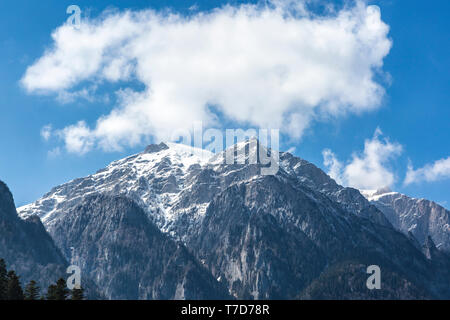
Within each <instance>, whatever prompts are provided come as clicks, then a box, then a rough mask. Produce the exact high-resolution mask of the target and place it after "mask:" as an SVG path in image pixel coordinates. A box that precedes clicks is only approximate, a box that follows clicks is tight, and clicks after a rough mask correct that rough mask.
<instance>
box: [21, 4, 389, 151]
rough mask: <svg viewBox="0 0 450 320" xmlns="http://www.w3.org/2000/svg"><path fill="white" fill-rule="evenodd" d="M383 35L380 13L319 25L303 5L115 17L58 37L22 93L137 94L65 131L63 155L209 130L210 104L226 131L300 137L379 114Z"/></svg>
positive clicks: (349, 10)
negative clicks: (318, 126)
mask: <svg viewBox="0 0 450 320" xmlns="http://www.w3.org/2000/svg"><path fill="white" fill-rule="evenodd" d="M388 31H389V27H388V26H387V25H386V24H385V23H384V22H383V21H382V20H381V15H380V10H379V8H378V7H376V6H367V5H366V4H365V2H363V1H356V4H355V5H354V6H353V7H346V8H345V9H342V10H341V11H339V12H330V13H329V14H328V15H326V16H320V17H318V16H316V15H314V14H313V13H311V12H309V11H308V10H307V9H306V7H305V6H304V1H300V0H299V1H273V2H271V3H265V4H262V3H261V4H257V5H250V4H247V5H240V6H231V5H227V6H224V7H221V8H218V9H216V10H212V11H208V12H200V11H198V12H197V11H193V12H191V14H189V15H187V16H183V15H181V14H177V13H167V12H166V11H164V12H158V11H154V10H144V11H125V12H117V11H115V12H110V13H105V14H103V15H101V16H100V17H99V18H97V19H94V20H86V21H84V22H83V23H82V25H81V28H80V29H79V30H76V29H74V28H72V27H71V26H69V25H63V26H61V27H59V28H57V29H56V30H55V31H54V32H53V34H52V39H53V46H52V47H51V48H50V49H49V50H47V51H46V52H45V53H44V54H43V56H42V57H41V58H39V59H38V60H37V61H36V62H35V63H34V64H33V65H31V66H29V67H28V69H27V70H26V73H25V75H24V76H23V79H22V81H21V83H22V85H23V86H24V88H25V89H26V90H27V91H28V92H29V93H35V94H54V95H55V96H56V97H59V98H60V99H61V98H62V99H64V98H69V99H72V98H77V97H86V96H89V95H87V93H90V92H87V91H86V90H87V89H86V88H91V87H92V84H97V83H104V82H112V83H114V82H117V81H128V80H130V79H132V80H137V81H139V82H140V83H142V84H143V85H144V89H143V90H141V91H135V89H133V86H132V85H130V87H129V88H128V90H123V91H122V92H121V99H120V103H118V105H117V106H116V107H115V108H114V109H113V110H112V111H111V112H110V113H109V114H108V115H105V116H102V117H100V118H99V119H98V120H97V123H96V125H95V126H94V127H88V126H87V125H86V124H85V123H84V122H79V123H78V124H75V125H72V126H69V127H67V128H64V129H62V130H61V131H60V132H61V133H62V138H63V139H64V141H65V144H66V149H67V150H68V151H70V152H88V151H89V150H90V149H92V148H93V147H100V148H102V149H104V150H118V149H120V148H121V147H123V146H133V145H135V144H138V143H141V141H142V140H143V139H144V138H146V137H148V136H156V137H157V138H158V139H167V138H168V137H170V136H171V134H172V133H173V132H174V130H179V129H190V128H191V125H192V123H194V122H195V121H199V120H201V121H203V123H204V124H205V125H211V124H213V123H214V121H215V119H216V116H215V115H214V114H213V113H212V111H211V108H210V106H211V105H214V106H215V109H216V110H219V111H220V113H221V114H223V115H224V116H225V117H227V118H229V119H231V120H232V121H236V122H240V123H247V124H251V125H255V126H261V127H273V128H282V130H283V133H285V134H287V135H289V136H290V137H292V138H296V139H299V138H300V137H301V136H302V134H303V132H304V130H305V129H306V128H308V126H309V125H310V123H311V121H313V120H314V119H315V118H317V116H318V115H332V116H339V115H342V114H346V113H348V112H357V113H359V112H362V111H367V110H372V109H374V108H377V107H378V106H379V104H380V101H381V99H382V97H383V95H384V89H383V87H382V86H381V85H380V84H379V83H377V82H376V80H375V74H377V73H379V72H380V71H381V67H382V65H383V59H384V57H385V56H386V55H387V54H388V53H389V51H390V48H391V41H390V39H389V38H388ZM83 90H84V91H83ZM70 92H72V94H71V93H70Z"/></svg>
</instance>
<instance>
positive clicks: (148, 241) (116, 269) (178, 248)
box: [53, 195, 228, 299]
mask: <svg viewBox="0 0 450 320" xmlns="http://www.w3.org/2000/svg"><path fill="white" fill-rule="evenodd" d="M53 237H54V239H55V241H56V242H57V243H58V244H59V246H60V247H61V248H63V249H65V250H66V252H65V253H66V255H70V254H71V252H70V251H69V249H70V248H71V247H73V248H75V250H74V254H73V256H72V261H73V263H75V264H76V265H79V266H80V267H81V270H82V271H83V273H85V274H87V275H88V276H89V277H91V278H92V279H95V280H96V283H97V285H98V286H99V287H100V288H102V290H103V291H104V294H105V296H106V297H107V298H110V299H220V298H226V297H228V294H227V292H226V290H225V289H224V288H223V287H222V286H221V285H220V284H219V283H217V281H216V280H215V279H214V278H213V277H212V276H211V275H210V274H209V272H208V271H207V270H206V269H205V268H204V267H203V266H201V265H200V263H198V262H197V261H196V259H195V258H194V257H193V256H192V255H191V254H190V253H189V252H188V251H187V249H186V248H185V247H184V246H183V245H182V244H177V243H176V242H175V241H174V240H172V239H171V238H170V237H168V236H167V235H165V234H163V233H161V231H159V229H158V228H157V227H156V226H154V225H153V223H152V222H150V220H149V219H148V218H147V216H146V215H145V213H144V211H143V210H142V209H141V208H140V207H138V206H137V205H136V204H135V203H134V202H133V201H132V200H130V199H128V198H125V197H121V196H106V195H90V196H88V197H86V198H84V199H83V201H82V202H81V203H80V204H79V205H77V206H76V207H75V208H74V209H73V210H71V211H69V212H68V214H67V216H66V217H65V219H64V220H63V221H61V223H58V224H57V225H56V226H55V228H54V229H53Z"/></svg>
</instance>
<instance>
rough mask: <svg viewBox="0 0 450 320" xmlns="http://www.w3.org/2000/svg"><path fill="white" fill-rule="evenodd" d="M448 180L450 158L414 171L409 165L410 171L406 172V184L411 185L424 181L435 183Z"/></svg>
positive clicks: (449, 176) (449, 175)
mask: <svg viewBox="0 0 450 320" xmlns="http://www.w3.org/2000/svg"><path fill="white" fill-rule="evenodd" d="M448 178H450V157H448V158H446V159H440V160H437V161H435V162H434V163H431V164H426V165H425V166H424V167H422V168H419V169H414V168H413V166H412V164H411V163H410V164H409V165H408V171H407V172H406V177H405V181H404V184H405V185H409V184H412V183H418V182H422V181H426V182H433V181H438V180H442V179H448Z"/></svg>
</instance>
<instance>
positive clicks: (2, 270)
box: [0, 259, 8, 300]
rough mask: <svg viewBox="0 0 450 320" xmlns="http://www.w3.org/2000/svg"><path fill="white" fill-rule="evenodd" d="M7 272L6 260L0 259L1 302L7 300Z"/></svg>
mask: <svg viewBox="0 0 450 320" xmlns="http://www.w3.org/2000/svg"><path fill="white" fill-rule="evenodd" d="M7 273H8V272H7V271H6V264H5V260H3V259H0V300H6V298H7V295H6V291H7V287H8V275H7Z"/></svg>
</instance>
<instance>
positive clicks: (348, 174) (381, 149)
mask: <svg viewBox="0 0 450 320" xmlns="http://www.w3.org/2000/svg"><path fill="white" fill-rule="evenodd" d="M401 152H402V146H401V145H400V144H398V143H396V142H390V141H389V140H388V139H387V138H384V139H383V138H382V132H381V130H380V129H378V128H377V130H376V131H375V133H374V135H373V137H372V139H368V140H366V141H365V143H364V151H363V152H362V153H361V154H358V153H354V154H353V155H352V159H351V160H350V161H349V162H348V163H347V164H343V163H342V162H340V161H339V160H338V159H337V158H336V156H335V154H334V153H333V152H332V151H331V150H329V149H325V150H324V151H323V152H322V154H323V158H324V165H325V166H326V167H327V168H328V170H329V171H328V174H329V175H330V176H331V177H332V178H333V179H335V180H336V182H338V183H339V184H343V185H345V186H350V187H354V188H358V189H380V188H382V187H386V186H392V184H393V183H394V182H395V174H394V173H393V172H392V170H391V169H390V168H389V161H390V160H391V159H393V158H395V157H397V156H398V155H400V154H401Z"/></svg>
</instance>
